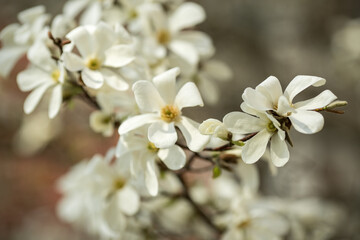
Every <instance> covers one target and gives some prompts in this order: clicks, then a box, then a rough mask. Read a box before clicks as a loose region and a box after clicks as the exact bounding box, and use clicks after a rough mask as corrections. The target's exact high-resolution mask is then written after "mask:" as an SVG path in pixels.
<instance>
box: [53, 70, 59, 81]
mask: <svg viewBox="0 0 360 240" xmlns="http://www.w3.org/2000/svg"><path fill="white" fill-rule="evenodd" d="M51 78H52V79H54V81H55V82H56V83H58V82H59V78H60V70H59V69H56V70H54V71H53V72H52V73H51Z"/></svg>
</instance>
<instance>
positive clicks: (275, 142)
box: [270, 134, 290, 167]
mask: <svg viewBox="0 0 360 240" xmlns="http://www.w3.org/2000/svg"><path fill="white" fill-rule="evenodd" d="M270 156H271V161H272V163H273V164H274V165H275V166H276V167H282V166H284V165H285V164H286V163H287V162H288V161H289V158H290V154H289V150H288V147H287V145H286V142H285V141H284V140H281V138H280V136H279V134H274V135H273V136H272V138H271V141H270Z"/></svg>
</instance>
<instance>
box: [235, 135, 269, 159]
mask: <svg viewBox="0 0 360 240" xmlns="http://www.w3.org/2000/svg"><path fill="white" fill-rule="evenodd" d="M271 135H272V134H271V133H269V132H268V131H267V130H266V129H263V130H261V131H260V132H259V133H257V134H256V135H255V136H254V137H252V138H251V139H250V140H248V141H247V142H246V143H245V146H244V147H243V148H242V153H241V157H242V159H243V161H244V162H245V163H247V164H252V163H254V162H256V161H258V160H259V159H260V158H261V157H262V155H264V153H265V150H266V146H267V144H268V142H269V139H270V137H271Z"/></svg>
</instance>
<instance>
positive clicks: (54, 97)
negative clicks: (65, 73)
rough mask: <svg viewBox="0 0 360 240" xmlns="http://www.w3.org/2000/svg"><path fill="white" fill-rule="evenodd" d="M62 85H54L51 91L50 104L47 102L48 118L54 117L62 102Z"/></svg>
mask: <svg viewBox="0 0 360 240" xmlns="http://www.w3.org/2000/svg"><path fill="white" fill-rule="evenodd" d="M62 98H63V96H62V86H61V85H60V84H58V85H56V86H55V87H54V89H53V91H52V94H51V98H50V104H49V118H50V119H52V118H54V117H55V116H56V115H57V114H58V112H59V110H60V107H61V103H62Z"/></svg>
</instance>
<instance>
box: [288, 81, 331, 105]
mask: <svg viewBox="0 0 360 240" xmlns="http://www.w3.org/2000/svg"><path fill="white" fill-rule="evenodd" d="M325 82H326V80H325V79H323V78H320V77H315V76H302V75H300V76H296V77H295V78H294V79H293V80H292V81H291V82H290V83H289V85H288V86H287V87H286V89H285V92H284V95H285V97H287V98H288V99H289V101H290V102H291V103H292V100H293V99H294V97H295V96H296V95H297V94H298V93H300V92H301V91H303V90H304V89H306V88H308V87H310V86H311V85H312V86H314V87H319V86H322V85H324V84H325Z"/></svg>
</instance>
